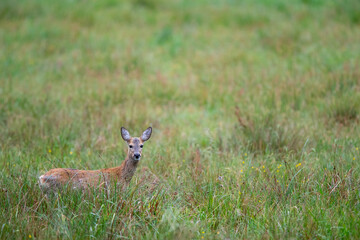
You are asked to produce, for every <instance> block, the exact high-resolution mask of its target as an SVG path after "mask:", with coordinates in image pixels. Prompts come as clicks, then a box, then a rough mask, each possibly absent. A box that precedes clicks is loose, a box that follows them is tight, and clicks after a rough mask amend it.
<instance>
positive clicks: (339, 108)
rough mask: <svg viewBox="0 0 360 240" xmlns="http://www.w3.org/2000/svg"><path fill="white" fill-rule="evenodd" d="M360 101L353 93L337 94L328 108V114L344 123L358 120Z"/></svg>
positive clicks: (336, 120) (338, 121)
mask: <svg viewBox="0 0 360 240" xmlns="http://www.w3.org/2000/svg"><path fill="white" fill-rule="evenodd" d="M359 102H360V98H359V97H356V96H354V94H352V93H350V94H344V95H341V96H336V97H334V98H333V100H332V101H331V103H330V105H329V107H328V109H327V116H328V118H330V119H333V120H334V121H335V122H337V123H340V124H343V125H349V124H351V123H353V122H358V120H359V113H360V103H359Z"/></svg>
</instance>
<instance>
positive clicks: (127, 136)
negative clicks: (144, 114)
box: [121, 127, 131, 141]
mask: <svg viewBox="0 0 360 240" xmlns="http://www.w3.org/2000/svg"><path fill="white" fill-rule="evenodd" d="M121 137H122V138H123V139H124V140H125V141H130V139H131V136H130V133H129V131H128V130H126V128H124V127H121Z"/></svg>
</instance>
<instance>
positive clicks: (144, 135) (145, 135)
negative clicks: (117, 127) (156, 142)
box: [140, 127, 152, 142]
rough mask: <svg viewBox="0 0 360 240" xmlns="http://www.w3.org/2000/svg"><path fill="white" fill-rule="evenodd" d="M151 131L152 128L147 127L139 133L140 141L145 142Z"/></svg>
mask: <svg viewBox="0 0 360 240" xmlns="http://www.w3.org/2000/svg"><path fill="white" fill-rule="evenodd" d="M151 133H152V128H151V127H148V128H147V129H146V130H145V131H144V132H143V134H142V135H141V137H140V138H141V141H143V142H145V141H147V140H149V138H150V137H151Z"/></svg>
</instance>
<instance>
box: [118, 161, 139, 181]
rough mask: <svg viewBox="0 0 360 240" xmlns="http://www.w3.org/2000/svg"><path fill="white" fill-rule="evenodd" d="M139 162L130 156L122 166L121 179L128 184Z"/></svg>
mask: <svg viewBox="0 0 360 240" xmlns="http://www.w3.org/2000/svg"><path fill="white" fill-rule="evenodd" d="M138 164H139V161H137V160H134V159H132V158H131V157H129V155H127V156H126V158H125V161H124V162H123V163H122V164H121V166H120V169H121V171H120V178H121V179H122V180H124V181H125V182H126V183H129V182H130V180H131V178H132V177H133V176H134V174H135V171H136V168H137V166H138Z"/></svg>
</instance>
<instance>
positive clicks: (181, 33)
mask: <svg viewBox="0 0 360 240" xmlns="http://www.w3.org/2000/svg"><path fill="white" fill-rule="evenodd" d="M359 43H360V2H359V1H358V0H341V1H340V0H330V1H329V0H294V1H287V0H264V1H253V0H238V1H236V0H218V1H215V0H197V1H192V0H174V1H164V0H158V1H156V0H129V1H116V0H101V1H95V0H52V1H46V0H1V2H0V49H1V51H0V147H1V149H0V151H1V154H0V166H1V168H2V170H1V182H2V183H1V185H2V186H1V187H3V188H4V189H5V188H6V185H8V186H13V188H14V189H16V188H17V187H16V186H22V185H21V184H24V182H23V181H25V180H24V179H28V181H29V182H28V183H26V184H28V186H30V187H31V188H35V181H36V178H37V176H39V175H40V174H41V173H43V172H44V171H45V170H48V169H50V168H55V167H69V168H80V169H97V168H105V167H113V166H116V165H119V164H120V163H121V161H122V160H123V159H124V157H125V154H126V152H125V150H126V148H125V144H124V143H123V142H122V140H121V136H120V127H121V126H124V127H126V128H127V129H129V131H130V133H131V134H132V135H134V136H137V135H140V134H141V132H142V131H143V130H144V129H146V128H147V127H148V126H152V127H153V128H154V133H153V136H152V138H151V140H150V141H149V142H148V143H147V145H146V146H145V149H144V152H145V155H144V159H143V160H142V161H143V162H142V165H143V166H149V167H150V168H151V169H152V171H153V172H155V173H156V174H158V175H159V176H162V177H163V178H164V179H166V181H167V182H168V183H169V184H170V185H171V186H173V188H174V189H177V191H178V192H182V191H185V190H184V189H187V191H190V190H189V189H194V188H195V189H197V190H196V191H200V190H201V189H204V186H207V185H206V184H207V183H208V182H209V181H215V180H214V179H217V177H218V176H224V175H227V176H229V177H230V176H231V178H232V179H234V181H235V183H233V184H234V185H231V184H230V183H229V184H230V185H229V186H233V187H234V189H237V188H238V186H237V185H236V182H239V181H241V179H244V178H243V176H244V175H242V173H243V170H244V172H245V171H246V169H250V170H251V167H252V168H254V167H255V168H261V166H264V165H265V166H266V168H269V169H270V170H271V169H272V170H271V171H273V173H274V174H276V172H275V171H276V170H277V166H279V164H280V165H281V164H282V165H284V164H285V162H286V163H289V164H290V165H291V166H292V167H293V168H295V166H297V167H298V166H300V165H298V164H299V163H302V164H303V165H302V166H304V165H305V166H308V170H306V171H307V172H305V171H303V173H304V176H309V175H311V174H312V173H314V174H315V175H311V176H313V177H314V178H316V179H317V180H319V179H320V177H321V175H322V174H320V175H317V174H319V173H318V170H319V169H324V168H325V169H332V168H333V167H334V166H335V165H336V166H338V167H339V168H340V169H341V168H342V167H343V168H344V171H343V172H342V173H343V174H345V173H344V172H346V171H345V170H346V169H347V170H348V169H350V168H354V166H353V165H351V164H354V162H352V160H353V158H354V159H355V157H356V158H358V157H357V156H358V155H357V154H358V152H357V150H354V149H355V148H356V147H357V146H358V145H359V141H360V139H359V133H360V130H359V127H358V124H359V113H360V68H359V60H360V59H359V56H360V44H359ZM338 145H341V149H342V150H341V151H340V150H334V146H338ZM335 149H337V148H336V147H335ZM332 150H334V151H335V152H334V154H339V155H336V157H335V155H331V156H332V157H330V155H328V154H330V152H331V151H332ZM339 151H340V152H339ZM304 153H307V154H309V155H306V157H304ZM310 153H314V155H311V154H310ZM315 153H316V154H315ZM246 159H247V160H246ZM329 159H332V160H331V161H330V160H329ZM335 159H336V161H335ZM339 159H341V160H339ZM243 160H244V161H245V162H246V163H249V165H247V168H245V167H241V166H242V165H241V164H242V162H243ZM250 160H251V161H250ZM306 161H308V165H306V164H305V163H304V162H306ZM344 161H345V162H344ZM347 161H350V162H347ZM347 164H350V165H347ZM347 167H348V168H347ZM358 167H359V165H357V167H356V169H357V168H358ZM264 168H265V167H264ZM194 169H197V170H194ZM199 169H200V170H199ZM240 170H241V171H240ZM250 170H249V171H250ZM199 171H200V172H203V175H201V174H200V173H199ZM312 171H314V172H312ZM264 172H265V171H264ZM25 173H26V174H25ZM24 174H25V175H26V177H25V175H24ZM287 174H288V175H286V177H285V179H288V180H286V181H288V182H287V183H284V186H286V184H288V183H289V181H290V180H291V176H293V174H294V172H288V173H287ZM339 174H340V173H339ZM340 175H341V174H340ZM196 176H197V177H196ZM329 176H330V175H329ZM179 179H182V180H179ZM245 179H246V180H245V182H247V183H248V182H249V181H250V180H249V179H258V180H257V181H260V182H261V181H263V184H266V183H268V181H269V180H268V178H265V177H264V178H260V177H259V175H256V174H253V175H252V174H251V173H249V175H247V177H246V178H245ZM259 179H261V180H259ZM330 179H332V178H329V184H330V183H331V181H332V180H330ZM355 179H356V178H354V181H356V180H355ZM181 181H182V182H181ZM284 181H285V180H284ZM319 181H320V180H319ZM180 183H181V184H180ZM244 184H245V183H244ZM244 186H245V185H244ZM9 188H11V187H9ZM249 189H252V191H254V193H255V194H258V195H262V196H265V195H266V194H265V193H264V192H263V189H264V188H262V187H260V186H258V185H256V186H255V185H254V186H252V185H251V183H250V185H249ZM7 191H10V190H7ZM201 191H202V190H201ZM234 191H235V192H237V191H238V190H234ZM349 191H350V190H349ZM230 192H232V190H231V191H230ZM13 194H14V196H18V195H16V193H15V192H13ZM36 194H40V193H36ZM36 194H35V195H33V196H32V199H37V198H38V196H40V195H36ZM222 194H225V193H222ZM229 194H230V193H229ZM203 198H205V199H206V196H203ZM203 198H202V197H200V196H199V197H198V198H197V199H203ZM3 201H4V202H3V204H5V202H7V200H5V197H4V198H3ZM189 201H190V200H189V199H188V198H185V197H184V198H180V199H179V200H178V202H179V203H180V205H181V203H185V202H189ZM324 201H325V200H324ZM165 202H166V201H165ZM190 202H191V201H190ZM200 202H201V200H198V202H196V203H194V205H199V204H200ZM256 203H257V204H260V202H258V201H257V200H256ZM320 203H321V202H320ZM8 204H10V203H8ZM322 204H323V205H326V203H324V202H322ZM200 205H201V204H200ZM7 206H8V210H9V209H12V206H13V205H12V204H10V205H7ZM310 206H311V205H310ZM339 206H341V204H340V205H339ZM163 207H164V209H165V205H164V206H163ZM343 207H344V206H343ZM344 208H346V207H344ZM24 211H25V210H24ZM194 211H197V210H194ZM227 211H230V212H231V211H233V209H223V213H225V212H227ZM15 212H16V211H15V210H14V209H12V210H9V212H3V214H4V219H8V218H9V217H8V216H13V214H15ZM313 212H316V210H314V209H313ZM24 214H25V215H26V211H25V212H24ZM179 214H180V213H179ZM181 214H185V215H186V213H185V212H181ZM209 214H210V213H209ZM219 214H220V215H221V214H222V213H219ZM269 214H270V215H271V216H272V215H273V214H271V213H269ZM304 214H305V213H304ZM319 214H320V212H319ZM25 215H24V216H23V219H22V220H18V222H16V221H15V220H12V221H13V222H12V221H11V220H8V221H9V224H10V226H15V225H19V226H21V224H25V222H26V221H28V220H26V221H25V219H27V218H26V217H25ZM195 215H196V214H194V215H192V216H195ZM210 215H211V214H210ZM210 215H209V216H210ZM264 215H266V213H264ZM270 215H269V216H267V217H269V218H271V216H270ZM160 216H161V215H160ZM196 216H197V215H196ZM199 216H200V215H199ZM201 216H202V217H200V219H205V220H204V221H212V220H214V219H215V218H212V217H209V216H208V215H201ZM221 216H222V215H221ZM160 218H161V217H160ZM195 218H196V217H195ZM12 219H13V218H12ZM20 219H21V218H20ZM154 219H155V220H156V219H157V218H154ZM154 219H153V220H154ZM211 219H212V220H211ZM155 220H154V221H155ZM4 221H5V220H4ZM14 221H15V222H14ZM22 221H23V222H22ZM32 221H34V223H36V222H37V221H38V220H37V219H36V218H34V219H33V220H32ZM214 221H215V220H214ZM237 221H238V220H236V219H235V220H234V222H231V224H235V222H237ZM327 221H330V222H331V221H332V220H329V219H328V220H324V222H325V223H326V222H327ZM300 222H301V221H300ZM353 223H354V222H353ZM12 224H13V225H12ZM154 224H155V223H154ZM223 224H224V225H221V224H220V225H219V223H218V225H216V226H218V227H219V226H225V227H223V229H226V228H227V227H226V226H230V225H226V224H229V223H223ZM320 225H321V224H320ZM330 225H331V224H330ZM335 225H336V224H335ZM24 226H25V225H24ZM129 226H130V225H129ZM134 226H135V225H134ZM154 226H157V225H156V224H155V225H154ZM195 226H197V225H195ZM211 226H215V225H211ZM231 226H232V227H234V226H233V225H231ZM239 226H240V227H239ZM239 226H238V227H239V229H242V228H241V227H243V226H242V225H239ZM349 226H350V225H349ZM352 226H354V225H352ZM357 226H358V225H357ZM304 228H305V229H310V227H308V228H307V227H306V226H305V227H304ZM39 229H42V228H41V227H39ZM54 229H56V228H54ZM129 229H130V230H129V231H130V232H131V229H132V228H131V227H129ZM141 229H142V230H143V231H145V229H147V228H145V227H144V228H141ZM154 229H157V228H156V227H155V228H154ZM154 229H150V230H149V229H147V230H148V231H150V232H152V231H155V230H154ZM184 229H187V228H184ZM213 229H216V228H215V227H214V228H213ZM219 229H220V227H219ZM232 229H233V228H232ZM254 229H255V228H254ZM319 229H320V230H319V231H320V232H321V231H322V230H321V226H319ZM354 229H356V228H354ZM297 230H298V231H303V229H302V228H301V229H300V230H299V229H298V228H296V227H294V228H293V231H294V232H293V234H294V235H291V234H290V235H278V236H283V237H284V236H288V237H289V236H297V237H299V236H298V235H296V233H295V232H296V231H297ZM42 231H43V230H39V232H42ZM44 231H45V230H44ZM49 231H50V230H49ZM69 231H70V230H69ZM74 231H76V230H75V229H74ZM159 231H160V230H159ZM183 231H186V230H183ZM214 231H217V230H214ZM224 231H225V230H224ZM309 231H310V230H309ZM324 231H325V230H324ZM354 231H355V230H354ZM50 232H51V231H50ZM50 232H49V234H50ZM54 232H55V230H54ZM70 232H71V231H70ZM180 232H181V231H180ZM225 232H226V231H225ZM229 232H231V231H230V230H229ZM240 232H241V231H240ZM310 232H311V231H310ZM327 233H328V232H327ZM353 233H355V232H353ZM9 234H10V232H9ZM128 234H130V233H128ZM189 234H190V233H189ZM232 234H233V235H226V236H230V237H231V236H232V237H238V235H236V234H237V233H236V231H235V232H233V233H232ZM249 234H250V235H246V236H248V237H251V236H252V237H255V236H257V237H264V236H265V235H263V234H265V233H263V232H256V230H254V232H251V230H249ZM251 234H253V235H251ZM309 234H310V233H309ZM323 234H325V236H329V235H326V231H325V232H323ZM2 236H5V235H2ZM20 236H23V235H20ZM26 236H27V235H26ZM43 236H44V235H43ZM49 236H50V235H49ZM58 236H60V237H61V236H62V235H58ZM97 236H98V237H99V236H103V235H101V234H100V235H97ZM164 236H165V235H164ZM166 236H168V237H169V235H166ZM181 236H184V235H181ZM189 236H192V237H194V236H200V235H191V234H190V235H189ZM224 236H225V235H224ZM272 236H273V237H274V236H275V238H276V235H272ZM309 236H313V237H314V235H309ZM339 236H342V235H334V236H333V237H335V238H336V237H339ZM349 236H351V235H349ZM354 236H355V235H354Z"/></svg>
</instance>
